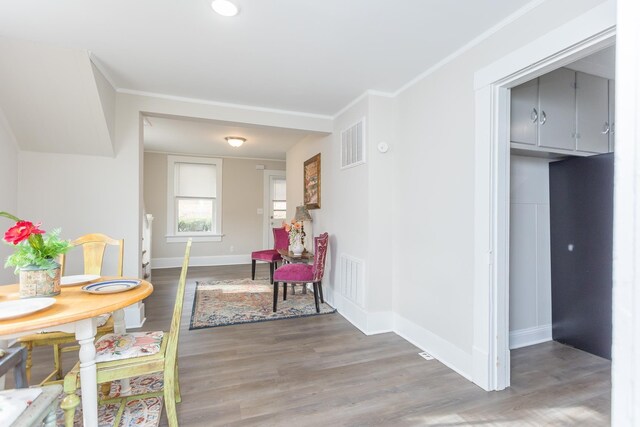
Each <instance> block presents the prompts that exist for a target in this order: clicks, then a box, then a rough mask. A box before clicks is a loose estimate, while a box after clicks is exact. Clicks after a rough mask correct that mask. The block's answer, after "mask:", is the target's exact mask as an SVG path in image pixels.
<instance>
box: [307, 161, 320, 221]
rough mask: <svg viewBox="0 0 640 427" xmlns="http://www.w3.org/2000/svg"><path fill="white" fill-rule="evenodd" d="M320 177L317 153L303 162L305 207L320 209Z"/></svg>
mask: <svg viewBox="0 0 640 427" xmlns="http://www.w3.org/2000/svg"><path fill="white" fill-rule="evenodd" d="M321 177H322V175H321V169H320V153H318V154H316V155H315V156H313V157H312V158H310V159H309V160H307V161H306V162H304V183H303V185H304V205H305V206H306V207H307V209H320V189H321V186H320V184H321Z"/></svg>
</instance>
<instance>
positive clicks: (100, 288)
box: [81, 279, 142, 294]
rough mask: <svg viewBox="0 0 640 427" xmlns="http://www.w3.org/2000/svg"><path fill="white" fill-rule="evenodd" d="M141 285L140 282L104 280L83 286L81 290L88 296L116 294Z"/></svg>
mask: <svg viewBox="0 0 640 427" xmlns="http://www.w3.org/2000/svg"><path fill="white" fill-rule="evenodd" d="M140 283H142V282H141V281H140V280H128V279H118V280H105V281H102V282H96V283H92V284H90V285H85V286H83V287H82V288H81V289H82V290H83V291H84V292H89V293H90V294H117V293H118V292H126V291H130V290H131V289H135V288H137V287H138V286H140Z"/></svg>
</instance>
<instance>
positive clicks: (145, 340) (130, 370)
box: [61, 239, 191, 427]
mask: <svg viewBox="0 0 640 427" xmlns="http://www.w3.org/2000/svg"><path fill="white" fill-rule="evenodd" d="M190 251H191V239H189V241H188V242H187V248H186V251H185V255H184V261H183V262H182V272H181V274H180V281H179V282H178V291H177V294H176V303H175V306H174V308H173V317H172V319H171V329H170V330H169V332H168V333H165V332H161V331H155V332H131V333H126V334H119V335H117V334H107V335H104V336H103V337H102V338H100V339H99V340H97V341H96V361H97V363H96V370H97V382H98V384H103V383H107V382H111V381H115V380H122V379H126V378H130V377H134V376H140V375H149V374H154V373H160V374H162V375H163V379H164V387H163V390H160V391H155V392H149V393H144V394H139V395H132V396H125V397H119V398H115V399H109V398H108V397H107V398H103V399H101V402H100V403H101V404H106V403H114V402H120V403H121V404H120V407H119V410H118V414H117V416H116V419H115V421H114V425H119V423H120V418H121V417H122V411H123V410H124V407H125V405H126V404H127V402H129V401H131V400H137V399H145V398H148V397H157V396H162V395H164V404H165V409H166V412H167V419H168V421H169V426H170V427H177V425H178V418H177V414H176V403H180V401H181V397H180V386H179V384H178V337H179V334H180V320H181V318H182V305H183V303H184V293H185V287H186V282H187V269H188V267H189V254H190ZM79 380H80V364H79V363H78V364H76V366H75V367H74V368H73V369H72V370H71V372H69V373H68V374H67V375H66V376H65V378H64V392H65V394H66V395H67V396H65V398H64V400H63V401H62V405H61V407H62V409H64V411H65V423H66V424H65V425H66V426H67V427H72V426H73V417H74V414H75V408H76V407H77V406H78V404H79V403H80V398H79V397H78V396H77V395H76V390H77V389H78V387H79Z"/></svg>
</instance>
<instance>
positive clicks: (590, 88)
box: [576, 72, 610, 153]
mask: <svg viewBox="0 0 640 427" xmlns="http://www.w3.org/2000/svg"><path fill="white" fill-rule="evenodd" d="M576 117H577V126H576V132H577V141H576V142H577V149H578V151H588V152H590V153H608V152H609V130H610V125H609V81H608V80H607V79H605V78H602V77H598V76H593V75H591V74H585V73H581V72H577V73H576Z"/></svg>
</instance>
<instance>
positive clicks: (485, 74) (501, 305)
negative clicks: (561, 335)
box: [473, 6, 615, 390]
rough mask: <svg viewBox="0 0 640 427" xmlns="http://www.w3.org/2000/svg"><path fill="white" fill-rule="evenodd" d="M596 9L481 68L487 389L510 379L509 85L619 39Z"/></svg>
mask: <svg viewBox="0 0 640 427" xmlns="http://www.w3.org/2000/svg"><path fill="white" fill-rule="evenodd" d="M603 7H604V6H603ZM597 9H598V8H596V9H593V10H592V11H590V12H588V13H585V14H584V15H582V16H581V17H580V18H577V19H576V20H574V21H571V22H570V23H568V24H566V25H565V26H564V28H561V29H559V31H558V32H555V33H554V34H549V35H547V36H543V37H541V38H540V39H538V40H537V41H536V43H532V44H530V45H527V46H525V47H523V48H521V49H520V50H518V51H515V52H513V53H512V54H510V55H508V56H506V57H503V58H501V60H500V61H497V62H495V63H493V64H491V65H489V66H487V67H486V68H484V69H482V70H479V71H478V72H476V75H475V87H476V152H475V158H476V163H475V164H476V169H475V184H476V189H475V195H476V197H475V206H476V214H475V230H476V234H475V259H476V264H475V286H474V344H473V380H474V382H475V383H476V384H478V385H479V386H480V387H482V388H484V389H485V390H502V389H504V388H506V387H508V386H509V385H510V381H511V380H510V371H511V367H510V359H511V357H510V351H509V292H508V283H509V280H508V277H509V209H510V204H509V191H510V188H509V186H510V182H509V171H510V170H509V161H510V141H509V125H510V117H509V115H510V113H509V109H510V108H509V107H510V89H511V88H513V87H516V86H518V85H520V84H522V83H525V82H527V81H530V80H532V79H534V78H537V77H540V76H542V75H543V74H546V73H548V72H550V71H552V70H555V69H558V68H560V67H563V66H565V65H567V64H570V63H572V62H575V61H577V60H579V59H581V58H584V57H586V56H588V55H590V54H592V53H595V52H597V51H599V50H602V49H604V48H606V47H609V46H612V45H613V44H614V43H615V16H613V15H612V16H611V19H610V20H599V21H597V20H596V19H595V17H598V16H602V13H603V11H602V10H597ZM592 18H593V19H592ZM596 27H597V28H596Z"/></svg>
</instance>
